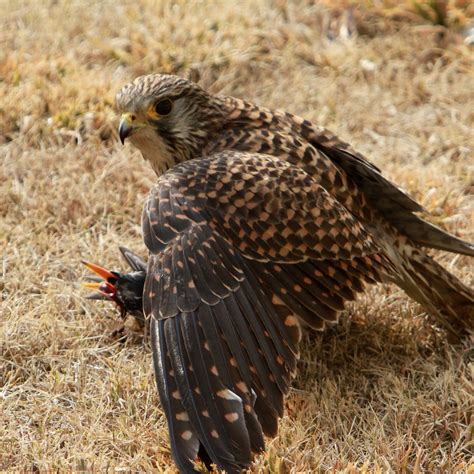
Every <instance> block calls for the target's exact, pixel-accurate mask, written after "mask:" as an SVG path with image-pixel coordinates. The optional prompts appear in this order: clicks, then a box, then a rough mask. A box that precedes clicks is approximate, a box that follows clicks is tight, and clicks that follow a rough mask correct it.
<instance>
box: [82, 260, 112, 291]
mask: <svg viewBox="0 0 474 474" xmlns="http://www.w3.org/2000/svg"><path fill="white" fill-rule="evenodd" d="M82 263H83V264H84V265H85V266H86V267H87V268H88V269H89V270H90V271H91V272H93V273H95V274H96V275H99V276H100V277H101V278H103V279H104V280H105V281H107V282H108V283H112V282H114V281H115V280H117V275H116V274H115V273H113V272H111V271H110V270H107V269H106V268H104V267H100V266H99V265H96V264H95V263H90V262H86V261H85V260H82ZM91 284H93V283H91ZM94 284H95V282H94ZM85 286H87V285H85ZM89 288H95V286H89Z"/></svg>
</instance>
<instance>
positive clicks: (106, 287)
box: [82, 247, 146, 326]
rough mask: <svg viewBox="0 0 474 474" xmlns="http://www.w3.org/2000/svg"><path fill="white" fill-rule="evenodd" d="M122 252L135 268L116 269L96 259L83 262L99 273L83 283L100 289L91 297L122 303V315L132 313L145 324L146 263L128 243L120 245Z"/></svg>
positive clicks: (119, 305)
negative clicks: (104, 265) (100, 263)
mask: <svg viewBox="0 0 474 474" xmlns="http://www.w3.org/2000/svg"><path fill="white" fill-rule="evenodd" d="M120 252H121V253H122V256H123V258H124V259H125V261H126V262H127V263H128V264H129V265H130V267H131V269H132V271H131V272H129V273H120V272H115V271H112V270H107V269H106V268H103V267H100V266H99V265H96V264H94V263H90V262H83V263H84V265H85V266H86V267H87V268H88V269H89V270H90V271H92V272H93V273H95V274H96V275H98V276H96V277H88V278H87V281H85V282H83V283H82V284H83V286H85V287H86V288H91V289H93V290H95V291H96V292H97V293H93V294H91V295H89V296H88V297H87V298H88V299H91V300H109V301H113V302H114V303H115V304H116V305H117V306H118V307H119V309H120V314H121V316H122V318H125V316H126V315H127V314H130V315H132V316H133V317H134V318H135V319H137V321H138V322H139V324H140V325H141V326H143V325H144V322H145V318H144V315H143V286H144V285H145V277H146V263H145V262H144V261H143V260H142V259H141V258H140V257H139V256H138V255H136V254H135V253H133V252H132V251H131V250H128V249H127V248H125V247H120Z"/></svg>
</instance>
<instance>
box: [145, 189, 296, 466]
mask: <svg viewBox="0 0 474 474" xmlns="http://www.w3.org/2000/svg"><path fill="white" fill-rule="evenodd" d="M202 214H204V210H199V209H198V208H197V207H196V206H193V203H192V199H191V200H185V199H184V198H183V196H180V195H179V192H177V191H176V189H174V188H173V187H172V186H168V184H166V183H161V184H160V185H159V186H158V187H157V188H156V189H155V192H154V193H153V194H152V196H151V198H150V200H149V201H148V203H147V205H146V207H145V212H144V219H143V225H144V233H145V240H146V243H147V245H148V247H149V248H150V249H152V255H151V257H150V259H149V262H148V271H147V275H148V276H147V281H146V284H145V291H144V312H145V314H146V315H151V316H152V322H151V334H152V347H153V354H154V366H155V374H156V381H157V385H158V389H159V393H160V399H161V402H162V405H163V408H164V411H165V413H166V417H167V420H168V426H169V433H170V440H171V446H172V451H173V455H174V457H175V459H176V462H177V464H178V466H179V468H180V469H181V470H182V471H183V472H192V471H193V460H194V459H195V458H196V456H197V455H198V452H202V449H204V451H205V452H206V453H207V456H208V457H209V458H210V459H211V460H212V461H213V462H214V463H216V465H217V466H218V467H219V468H220V469H223V470H226V471H227V472H229V473H237V472H240V471H241V469H242V468H244V467H247V466H248V465H249V464H250V462H251V457H252V453H254V452H258V451H261V450H262V449H263V448H264V441H263V434H264V433H265V434H267V435H270V436H274V435H275V434H276V431H277V421H278V417H281V416H282V414H283V397H284V395H285V394H286V393H287V391H288V389H289V382H290V379H291V377H292V374H293V373H294V370H295V367H296V357H297V346H298V341H299V337H300V332H299V326H298V325H297V324H296V323H295V322H296V318H295V316H294V315H293V313H291V311H290V310H288V308H287V307H286V306H285V305H284V304H283V303H282V302H281V300H280V299H279V298H278V296H276V295H274V296H272V295H271V294H267V293H264V292H263V291H262V289H261V287H260V285H259V284H258V283H257V280H256V278H255V277H254V275H253V273H252V271H251V270H250V269H249V267H248V265H247V264H246V261H245V259H244V258H242V256H241V255H240V254H239V253H238V252H236V251H235V250H234V249H233V248H232V246H231V244H230V243H229V242H227V241H226V240H225V239H224V238H222V237H221V236H220V235H218V234H217V233H216V232H214V231H213V230H212V229H211V228H210V226H208V225H207V224H206V223H205V221H204V219H203V217H202ZM153 250H154V251H153ZM200 449H201V451H200Z"/></svg>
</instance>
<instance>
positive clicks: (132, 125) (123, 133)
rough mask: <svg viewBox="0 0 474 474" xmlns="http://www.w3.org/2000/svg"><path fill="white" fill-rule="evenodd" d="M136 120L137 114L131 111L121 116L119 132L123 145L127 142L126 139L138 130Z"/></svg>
mask: <svg viewBox="0 0 474 474" xmlns="http://www.w3.org/2000/svg"><path fill="white" fill-rule="evenodd" d="M136 120H137V117H136V115H134V114H130V113H126V114H122V117H120V125H119V129H118V132H119V137H120V141H121V142H122V145H123V144H124V143H125V139H126V138H127V137H129V136H130V135H131V134H132V133H133V132H134V131H135V130H136V128H137V124H136Z"/></svg>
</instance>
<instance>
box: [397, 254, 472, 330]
mask: <svg viewBox="0 0 474 474" xmlns="http://www.w3.org/2000/svg"><path fill="white" fill-rule="evenodd" d="M400 257H401V258H400V259H399V262H400V263H401V265H400V266H401V268H399V270H400V271H399V273H398V274H397V276H396V277H395V283H397V284H398V285H399V286H400V287H401V288H402V289H403V290H405V292H406V293H407V294H408V295H409V296H410V297H412V298H413V299H414V300H416V301H417V302H418V303H420V304H421V305H423V306H424V307H425V308H427V309H428V310H430V313H432V314H433V315H434V316H435V317H436V318H437V320H438V323H440V324H441V325H442V326H443V327H444V328H445V329H446V330H447V331H448V332H449V334H450V335H451V336H453V337H455V338H458V337H460V336H463V335H466V334H472V333H474V290H472V289H471V288H469V287H468V286H466V285H465V284H464V283H463V282H461V281H460V280H459V279H458V278H456V277H455V276H454V275H453V274H451V273H450V272H448V271H447V270H446V269H444V268H443V267H442V266H441V265H440V264H439V263H437V262H436V261H435V260H434V259H433V258H431V257H430V256H429V255H427V254H426V253H424V252H423V251H422V250H421V249H419V248H416V247H412V246H409V245H408V246H405V247H404V249H403V253H402V254H401V255H400Z"/></svg>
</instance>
